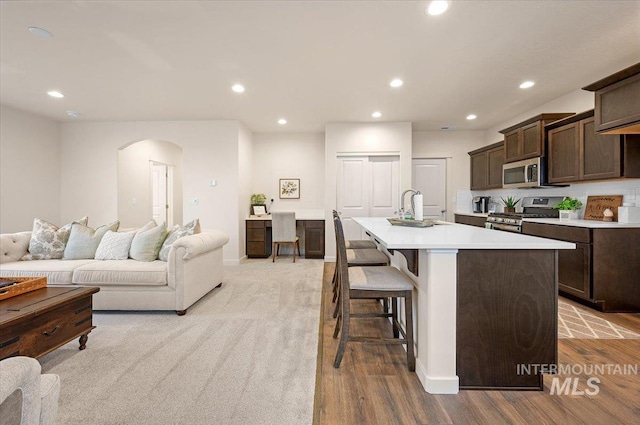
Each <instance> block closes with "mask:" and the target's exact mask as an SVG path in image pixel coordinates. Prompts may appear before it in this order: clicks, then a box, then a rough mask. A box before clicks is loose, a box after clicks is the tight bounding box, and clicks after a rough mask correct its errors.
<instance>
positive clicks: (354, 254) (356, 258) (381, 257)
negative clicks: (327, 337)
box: [331, 211, 389, 317]
mask: <svg viewBox="0 0 640 425" xmlns="http://www.w3.org/2000/svg"><path fill="white" fill-rule="evenodd" d="M333 218H334V224H335V221H336V220H338V221H340V223H342V221H341V220H340V217H339V216H338V214H337V213H336V212H335V211H334V214H333ZM359 242H370V241H359ZM372 243H373V242H372ZM345 244H346V241H345ZM373 245H374V246H376V245H375V244H373ZM336 246H337V233H336ZM388 265H389V257H387V255H386V254H385V253H384V252H382V251H379V250H378V249H377V248H373V249H372V248H361V249H349V248H347V266H348V267H355V266H388ZM337 277H338V266H337V263H336V268H335V270H334V272H333V279H332V281H331V282H332V283H333V299H332V302H334V303H335V302H336V301H339V299H340V291H339V287H340V283H339V280H338V279H337ZM388 307H389V306H388V303H387V299H386V298H385V299H384V309H385V311H387V310H388ZM338 308H339V303H336V307H335V309H334V310H333V317H337V315H338Z"/></svg>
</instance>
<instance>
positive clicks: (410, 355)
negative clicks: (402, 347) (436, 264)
mask: <svg viewBox="0 0 640 425" xmlns="http://www.w3.org/2000/svg"><path fill="white" fill-rule="evenodd" d="M404 311H405V315H406V317H405V321H404V323H405V324H406V326H407V330H406V332H405V333H406V338H407V365H408V367H409V371H410V372H415V371H416V355H415V352H414V350H413V297H412V295H411V291H407V295H406V296H405V297H404Z"/></svg>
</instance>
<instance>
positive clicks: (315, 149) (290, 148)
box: [252, 133, 324, 211]
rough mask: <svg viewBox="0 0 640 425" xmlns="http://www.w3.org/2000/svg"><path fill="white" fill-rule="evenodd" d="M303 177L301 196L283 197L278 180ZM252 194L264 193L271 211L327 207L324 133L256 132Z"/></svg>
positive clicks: (322, 208) (301, 178)
mask: <svg viewBox="0 0 640 425" xmlns="http://www.w3.org/2000/svg"><path fill="white" fill-rule="evenodd" d="M281 178H299V179H300V199H280V198H279V194H278V190H279V180H280V179H281ZM252 193H264V194H265V195H266V196H267V205H268V206H269V201H270V200H271V199H273V205H270V206H269V210H270V211H271V209H273V210H274V211H284V210H288V211H300V210H309V209H312V210H324V134H322V133H270V134H255V135H254V143H253V184H252Z"/></svg>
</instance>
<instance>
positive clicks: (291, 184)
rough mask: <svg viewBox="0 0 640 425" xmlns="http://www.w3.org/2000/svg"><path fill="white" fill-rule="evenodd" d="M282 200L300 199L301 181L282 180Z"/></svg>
mask: <svg viewBox="0 0 640 425" xmlns="http://www.w3.org/2000/svg"><path fill="white" fill-rule="evenodd" d="M279 193H280V199H300V179H280V190H279Z"/></svg>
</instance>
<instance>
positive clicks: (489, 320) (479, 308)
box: [354, 218, 575, 394]
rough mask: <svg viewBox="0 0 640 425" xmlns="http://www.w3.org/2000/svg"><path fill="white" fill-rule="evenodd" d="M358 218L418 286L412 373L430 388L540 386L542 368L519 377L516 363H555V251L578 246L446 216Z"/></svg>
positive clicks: (444, 390)
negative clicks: (420, 224)
mask: <svg viewBox="0 0 640 425" xmlns="http://www.w3.org/2000/svg"><path fill="white" fill-rule="evenodd" d="M354 221H355V222H357V223H358V224H360V225H361V226H362V227H363V228H364V229H365V230H366V231H367V232H368V233H369V234H370V235H371V237H372V238H373V239H374V240H375V241H377V242H378V243H379V244H380V246H381V247H382V248H384V249H386V250H387V251H388V252H389V254H391V259H392V264H393V265H394V266H396V267H398V268H399V269H401V270H403V271H405V272H406V273H407V274H408V275H409V276H411V277H412V279H413V280H414V282H415V284H416V296H415V297H414V304H415V305H414V309H413V311H414V312H415V315H416V317H415V318H414V323H415V326H416V329H415V333H414V334H415V335H416V373H417V375H418V378H419V379H420V382H421V383H422V385H423V387H424V389H425V390H426V391H427V392H429V393H432V394H456V393H457V392H458V391H459V389H460V388H463V389H465V388H467V389H480V388H493V389H542V375H541V374H535V375H528V374H518V370H519V369H518V365H519V364H527V365H528V364H553V363H556V361H557V301H558V298H557V281H558V278H557V250H559V249H574V248H575V244H573V243H568V242H561V241H555V240H550V239H543V238H538V237H533V236H526V235H521V234H514V233H509V232H496V231H492V230H489V229H483V228H475V227H471V226H465V225H460V224H453V223H445V222H439V223H440V224H437V225H435V226H433V227H427V228H413V227H401V226H392V225H391V224H389V222H388V221H387V220H386V219H385V218H354ZM407 259H409V263H412V262H415V264H413V265H411V267H410V268H409V267H407V265H408V261H407ZM410 269H411V270H410Z"/></svg>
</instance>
